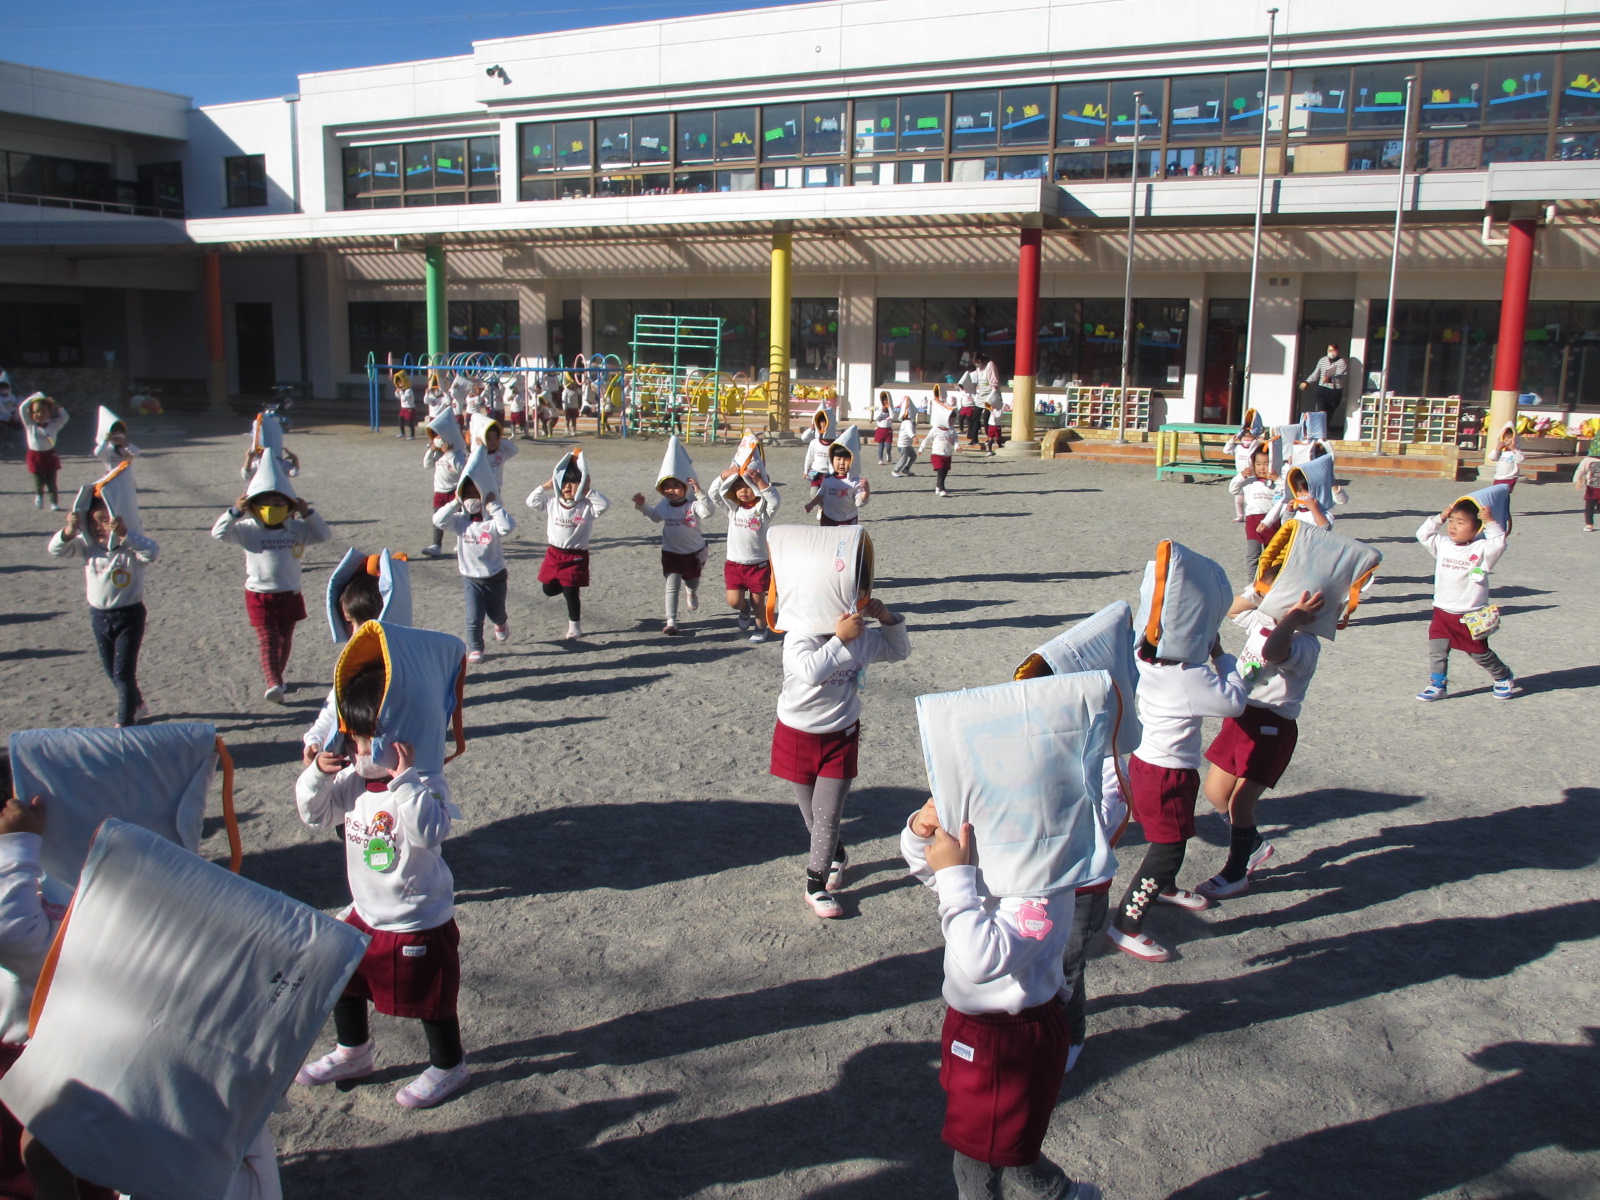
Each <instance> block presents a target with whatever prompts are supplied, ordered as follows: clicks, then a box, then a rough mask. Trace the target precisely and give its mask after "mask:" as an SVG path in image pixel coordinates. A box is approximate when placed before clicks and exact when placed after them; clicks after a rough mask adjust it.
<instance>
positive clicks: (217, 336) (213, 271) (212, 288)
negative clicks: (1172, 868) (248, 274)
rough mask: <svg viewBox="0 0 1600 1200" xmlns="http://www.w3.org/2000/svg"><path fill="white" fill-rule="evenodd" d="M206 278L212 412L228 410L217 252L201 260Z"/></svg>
mask: <svg viewBox="0 0 1600 1200" xmlns="http://www.w3.org/2000/svg"><path fill="white" fill-rule="evenodd" d="M202 261H203V263H204V267H205V270H204V274H205V298H206V357H207V359H208V360H209V370H208V372H207V382H206V399H207V400H208V401H209V402H210V404H211V407H213V408H226V407H227V406H228V360H227V350H226V347H227V342H226V340H225V339H224V338H223V335H222V255H220V254H218V253H217V252H216V251H215V250H208V251H206V254H205V257H204V259H203V260H202Z"/></svg>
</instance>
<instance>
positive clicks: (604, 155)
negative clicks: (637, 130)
mask: <svg viewBox="0 0 1600 1200" xmlns="http://www.w3.org/2000/svg"><path fill="white" fill-rule="evenodd" d="M594 145H595V151H596V153H597V157H598V158H599V160H600V166H601V167H602V168H605V167H631V166H633V118H631V117H607V118H605V119H603V120H600V121H596V122H595V123H594Z"/></svg>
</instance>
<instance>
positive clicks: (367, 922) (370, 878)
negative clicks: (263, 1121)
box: [295, 643, 470, 1108]
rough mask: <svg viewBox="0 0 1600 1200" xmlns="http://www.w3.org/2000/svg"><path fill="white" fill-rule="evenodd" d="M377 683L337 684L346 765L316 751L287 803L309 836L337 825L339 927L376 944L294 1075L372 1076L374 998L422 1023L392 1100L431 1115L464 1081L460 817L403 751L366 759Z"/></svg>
mask: <svg viewBox="0 0 1600 1200" xmlns="http://www.w3.org/2000/svg"><path fill="white" fill-rule="evenodd" d="M457 645H459V643H457ZM340 665H341V667H343V665H344V659H343V657H341V659H340ZM385 683H386V673H385V667H384V665H383V664H382V663H376V664H374V665H372V666H365V667H362V668H361V669H360V670H357V671H355V672H353V673H352V675H351V676H350V678H349V679H348V681H347V682H345V683H342V684H341V685H340V686H339V688H338V706H339V718H340V721H341V722H342V724H343V726H344V729H345V730H346V732H347V733H348V735H349V742H350V746H349V749H350V750H351V752H352V754H351V757H348V758H347V757H344V756H340V755H335V754H328V753H322V754H319V755H317V758H316V760H315V761H314V762H313V763H312V764H311V765H310V766H308V767H307V768H306V769H305V770H304V771H303V772H302V773H301V775H300V779H299V781H298V782H297V783H296V785H295V805H296V807H297V808H298V809H299V812H300V819H301V820H302V821H304V822H305V824H306V825H307V826H308V827H309V828H312V829H325V828H327V827H328V826H330V825H342V826H343V829H344V834H343V840H344V845H345V876H346V878H347V879H348V880H349V883H350V896H351V905H350V908H349V910H348V911H347V914H346V916H345V917H344V919H345V920H346V921H347V922H349V923H350V924H351V925H354V926H355V927H356V928H357V929H359V930H361V932H363V933H365V934H367V935H368V936H369V937H371V939H372V943H371V945H370V946H368V948H367V953H366V957H365V958H363V959H362V961H361V965H360V966H359V967H357V968H356V973H355V975H354V976H352V977H351V980H350V982H349V984H348V985H346V987H345V991H344V995H342V996H341V997H340V998H339V1000H338V1002H337V1003H336V1004H335V1005H334V1007H333V1027H334V1031H335V1034H336V1035H337V1037H338V1041H339V1044H338V1045H337V1046H336V1047H335V1048H334V1050H333V1052H332V1053H330V1054H325V1055H323V1056H322V1057H321V1058H318V1059H314V1060H313V1061H311V1062H308V1063H306V1064H305V1065H304V1066H303V1067H301V1068H300V1071H299V1073H298V1074H297V1075H296V1076H295V1082H296V1083H299V1084H303V1085H304V1086H307V1087H317V1086H319V1085H321V1084H326V1083H334V1082H336V1081H338V1080H342V1079H358V1078H361V1077H362V1076H366V1075H370V1074H372V1071H373V1045H372V1037H371V1033H370V1031H369V1027H368V1020H367V1002H368V1000H371V1001H372V1003H373V1005H374V1007H376V1008H377V1010H378V1011H379V1012H381V1013H386V1014H388V1015H390V1016H396V1017H413V1018H418V1019H420V1020H421V1021H422V1029H423V1033H424V1034H425V1035H426V1037H427V1040H428V1061H429V1066H428V1069H427V1070H425V1071H424V1072H423V1073H422V1074H421V1075H419V1076H418V1077H417V1078H416V1079H414V1080H412V1081H411V1082H410V1083H408V1084H406V1085H405V1087H403V1088H401V1089H400V1091H399V1092H398V1093H396V1095H395V1102H396V1103H397V1104H399V1105H401V1107H403V1108H427V1107H430V1106H432V1105H435V1104H438V1103H439V1102H441V1101H442V1100H445V1099H447V1098H448V1097H450V1096H452V1095H454V1094H455V1093H456V1092H458V1091H460V1090H461V1089H462V1088H464V1087H466V1086H467V1082H468V1079H469V1074H470V1073H469V1071H468V1069H467V1062H466V1056H465V1055H464V1054H463V1052H462V1047H461V1021H460V1018H459V1017H458V1015H457V1009H456V1004H457V997H458V994H459V990H460V986H461V956H460V939H461V934H460V931H459V929H458V928H457V927H456V921H455V880H454V879H453V878H452V877H451V874H450V868H449V867H448V866H447V865H446V864H445V861H444V858H443V856H442V855H441V854H440V853H439V847H440V846H441V845H442V844H443V842H444V839H445V838H446V837H448V836H449V835H450V823H451V818H452V817H456V816H459V815H460V813H459V812H458V811H457V810H456V808H455V806H454V805H453V804H451V803H450V799H449V796H450V791H449V787H448V785H447V784H446V783H445V780H444V777H443V775H442V774H439V775H435V776H430V777H428V778H424V777H423V776H422V775H421V774H419V773H418V771H417V770H416V769H415V766H414V763H415V761H416V751H415V749H414V747H413V746H412V745H411V744H409V743H407V742H403V741H396V742H395V744H394V745H393V747H392V752H393V755H394V758H395V766H394V768H393V769H392V770H388V769H385V768H384V767H382V766H380V765H378V763H377V762H375V761H374V754H373V738H374V737H376V736H378V735H379V734H380V733H381V732H383V731H382V730H380V728H379V724H378V716H379V712H380V707H381V704H382V701H383V698H384V690H385Z"/></svg>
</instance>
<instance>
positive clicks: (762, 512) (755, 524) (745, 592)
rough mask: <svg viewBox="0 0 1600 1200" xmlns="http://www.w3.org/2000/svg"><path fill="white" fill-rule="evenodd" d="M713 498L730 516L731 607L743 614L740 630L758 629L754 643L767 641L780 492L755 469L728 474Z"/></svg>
mask: <svg viewBox="0 0 1600 1200" xmlns="http://www.w3.org/2000/svg"><path fill="white" fill-rule="evenodd" d="M712 498H713V499H714V500H715V501H717V502H718V503H719V504H720V505H721V506H722V507H723V509H724V510H726V512H727V514H728V544H727V561H726V562H724V563H723V565H722V585H723V587H724V588H726V589H727V593H728V607H729V608H731V609H733V610H734V611H735V612H737V613H738V614H739V628H740V629H750V630H754V632H753V633H751V634H750V640H751V641H752V642H764V641H766V640H767V629H766V625H765V624H764V623H763V622H764V618H765V616H766V609H767V589H768V588H770V587H771V586H772V562H771V560H770V557H769V555H768V552H767V527H768V526H769V525H771V524H772V516H773V514H774V513H776V512H777V511H778V505H779V503H780V501H779V498H778V491H777V489H776V488H774V487H773V486H772V484H771V483H769V482H768V481H767V478H766V476H764V475H763V474H762V473H761V472H760V471H759V470H757V469H756V468H755V467H748V468H746V469H745V471H743V472H742V473H741V472H740V470H739V468H738V467H737V466H731V467H729V468H728V469H727V470H725V471H723V473H722V478H721V480H720V481H719V482H718V485H717V487H716V489H715V490H714V491H713V492H712Z"/></svg>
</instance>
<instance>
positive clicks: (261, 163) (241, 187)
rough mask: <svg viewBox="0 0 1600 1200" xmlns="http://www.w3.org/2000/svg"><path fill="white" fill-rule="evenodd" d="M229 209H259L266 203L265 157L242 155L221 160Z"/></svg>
mask: <svg viewBox="0 0 1600 1200" xmlns="http://www.w3.org/2000/svg"><path fill="white" fill-rule="evenodd" d="M222 167H223V177H224V179H225V181H226V183H227V190H228V202H227V207H229V208H259V207H261V206H262V205H263V204H265V203H266V202H267V156H266V155H264V154H242V155H239V156H238V157H235V158H225V159H223V160H222Z"/></svg>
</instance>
